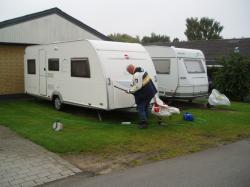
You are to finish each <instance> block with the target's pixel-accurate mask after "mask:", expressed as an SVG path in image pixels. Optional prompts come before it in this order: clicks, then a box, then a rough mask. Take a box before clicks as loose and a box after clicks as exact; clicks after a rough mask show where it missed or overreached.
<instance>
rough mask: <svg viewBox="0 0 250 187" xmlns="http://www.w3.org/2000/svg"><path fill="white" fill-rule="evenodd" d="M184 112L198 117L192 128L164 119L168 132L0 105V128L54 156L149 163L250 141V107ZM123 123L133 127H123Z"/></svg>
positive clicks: (110, 115) (120, 116) (46, 106)
mask: <svg viewBox="0 0 250 187" xmlns="http://www.w3.org/2000/svg"><path fill="white" fill-rule="evenodd" d="M194 106H195V105H194ZM185 111H188V112H190V113H192V114H194V116H195V120H194V121H193V122H187V121H183V119H182V114H181V115H175V116H172V117H170V118H165V119H164V121H165V122H166V123H167V126H164V127H159V126H158V125H157V123H156V118H155V117H154V116H151V118H150V124H151V125H150V126H149V128H148V129H147V130H140V129H138V128H137V127H136V125H134V124H136V123H137V115H136V114H134V113H128V112H118V111H115V112H103V121H102V122H100V121H98V118H97V113H96V111H95V110H91V109H82V108H78V107H71V106H68V107H66V109H65V111H63V112H58V111H55V110H54V109H53V107H52V105H51V104H50V103H49V102H47V101H39V100H10V101H2V102H0V124H1V125H4V126H7V127H9V128H10V129H12V130H13V131H15V132H16V133H18V134H20V135H21V136H23V137H25V138H28V139H30V140H32V141H34V142H35V143H37V144H40V145H42V146H43V147H45V148H46V149H48V150H50V151H52V152H56V153H61V154H66V153H74V154H78V153H88V154H97V155H104V156H108V157H112V156H115V155H119V154H130V153H146V154H147V155H148V159H162V158H170V157H174V156H177V155H182V154H186V153H190V152H196V151H199V150H203V149H206V148H208V147H212V146H215V145H218V144H224V143H227V142H232V141H236V140H239V139H242V138H247V137H250V119H249V117H250V104H246V103H237V102H233V103H232V106H231V107H220V108H215V109H212V110H211V109H202V108H197V107H185V108H184V109H183V110H182V113H183V112H185ZM55 120H60V121H61V122H62V123H63V125H64V129H63V131H60V132H55V131H53V130H52V124H53V122H54V121H55ZM122 121H132V123H133V124H132V125H121V122H122Z"/></svg>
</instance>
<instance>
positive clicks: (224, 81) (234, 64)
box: [214, 53, 250, 101]
mask: <svg viewBox="0 0 250 187" xmlns="http://www.w3.org/2000/svg"><path fill="white" fill-rule="evenodd" d="M219 63H220V64H221V65H222V66H223V67H222V68H219V69H218V70H217V71H216V72H215V76H214V85H215V88H216V89H218V90H219V91H221V92H222V93H224V94H225V95H227V96H228V97H229V98H231V99H234V100H241V101H243V100H244V98H245V97H246V96H248V95H249V94H250V74H249V70H250V59H248V58H245V57H242V56H241V55H240V54H239V53H233V54H231V55H230V56H229V57H227V58H222V59H221V60H220V61H219Z"/></svg>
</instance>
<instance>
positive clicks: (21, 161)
mask: <svg viewBox="0 0 250 187" xmlns="http://www.w3.org/2000/svg"><path fill="white" fill-rule="evenodd" d="M79 172H81V170H80V169H78V168H77V167H75V166H73V165H72V164H70V163H69V162H67V161H65V160H63V159H62V158H61V157H59V156H58V155H56V154H54V153H51V152H49V151H47V150H46V149H44V148H43V147H41V146H39V145H37V144H34V143H33V142H31V141H29V140H28V139H24V138H22V137H20V136H18V135H17V134H15V133H14V132H12V131H11V130H9V129H8V128H6V127H4V126H1V125H0V187H14V186H20V187H24V186H25V187H31V186H37V185H41V184H45V183H47V182H51V181H55V180H58V179H62V178H66V177H68V176H72V175H75V174H76V173H79Z"/></svg>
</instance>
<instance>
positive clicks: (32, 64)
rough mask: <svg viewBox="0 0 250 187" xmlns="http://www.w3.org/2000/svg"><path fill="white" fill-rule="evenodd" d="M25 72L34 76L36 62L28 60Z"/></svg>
mask: <svg viewBox="0 0 250 187" xmlns="http://www.w3.org/2000/svg"><path fill="white" fill-rule="evenodd" d="M27 68H28V69H27V72H28V74H36V60H35V59H28V60H27Z"/></svg>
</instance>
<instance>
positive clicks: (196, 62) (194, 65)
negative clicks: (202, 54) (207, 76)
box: [184, 59, 205, 73]
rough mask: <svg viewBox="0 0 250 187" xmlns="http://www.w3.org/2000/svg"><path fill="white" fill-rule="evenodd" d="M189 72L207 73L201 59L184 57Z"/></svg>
mask: <svg viewBox="0 0 250 187" xmlns="http://www.w3.org/2000/svg"><path fill="white" fill-rule="evenodd" d="M184 64H185V66H186V69H187V72H188V73H205V69H204V67H203V65H202V62H201V60H200V59H184Z"/></svg>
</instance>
